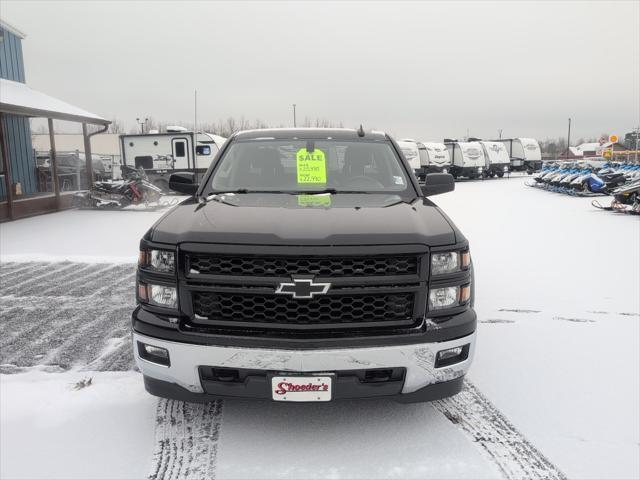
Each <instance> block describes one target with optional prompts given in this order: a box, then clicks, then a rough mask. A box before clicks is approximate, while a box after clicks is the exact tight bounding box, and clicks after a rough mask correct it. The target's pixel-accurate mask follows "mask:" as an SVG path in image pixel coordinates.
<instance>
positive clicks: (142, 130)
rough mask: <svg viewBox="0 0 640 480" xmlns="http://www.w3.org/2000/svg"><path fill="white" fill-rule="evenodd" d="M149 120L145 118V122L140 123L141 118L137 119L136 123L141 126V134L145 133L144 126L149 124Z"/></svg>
mask: <svg viewBox="0 0 640 480" xmlns="http://www.w3.org/2000/svg"><path fill="white" fill-rule="evenodd" d="M147 120H149V119H148V118H147V117H144V120H143V121H140V119H139V118H136V122H138V125H140V133H144V125H145V123H147Z"/></svg>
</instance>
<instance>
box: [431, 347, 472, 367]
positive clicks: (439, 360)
mask: <svg viewBox="0 0 640 480" xmlns="http://www.w3.org/2000/svg"><path fill="white" fill-rule="evenodd" d="M470 345H471V344H469V343H467V344H466V345H462V346H460V347H453V348H447V349H446V350H440V351H439V352H438V353H437V355H436V365H435V367H436V368H440V367H448V366H449V365H453V364H456V363H460V362H464V361H465V360H466V359H467V358H469V347H470Z"/></svg>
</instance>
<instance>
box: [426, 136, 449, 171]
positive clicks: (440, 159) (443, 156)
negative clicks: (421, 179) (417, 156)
mask: <svg viewBox="0 0 640 480" xmlns="http://www.w3.org/2000/svg"><path fill="white" fill-rule="evenodd" d="M422 144H423V145H424V147H425V152H426V154H427V168H426V173H449V171H450V170H451V156H450V155H449V150H447V146H446V145H445V144H444V143H438V142H422Z"/></svg>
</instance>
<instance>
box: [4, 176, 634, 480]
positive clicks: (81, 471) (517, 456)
mask: <svg viewBox="0 0 640 480" xmlns="http://www.w3.org/2000/svg"><path fill="white" fill-rule="evenodd" d="M435 201H436V202H437V203H438V204H440V205H441V206H443V208H444V210H445V211H446V212H447V213H448V214H449V215H450V216H451V217H452V219H453V220H454V221H455V222H456V223H457V224H458V226H460V228H461V229H462V230H463V231H464V232H465V235H466V236H467V237H468V238H469V240H470V243H471V251H472V255H473V257H474V262H475V266H476V272H477V276H476V282H477V303H476V307H477V310H478V314H479V322H480V323H479V343H478V350H477V352H476V360H475V363H474V366H473V368H472V370H471V372H470V375H469V378H468V381H467V384H466V386H465V389H464V391H463V392H462V393H461V394H459V395H458V396H456V397H453V398H450V399H447V400H444V401H440V402H434V403H433V404H415V405H399V404H395V403H390V402H380V401H368V402H364V401H362V402H344V403H335V404H326V405H288V404H287V405H281V404H273V403H270V402H241V401H238V402H216V403H212V404H209V405H193V404H185V403H183V402H176V401H168V400H157V399H155V398H153V397H150V396H148V395H147V394H146V393H145V392H144V389H143V385H142V379H141V378H140V375H139V374H138V373H137V372H135V367H134V364H133V360H132V355H131V351H130V348H131V347H130V340H129V338H130V337H129V335H130V333H129V324H130V314H131V311H132V309H133V307H134V304H135V298H134V283H135V263H134V262H135V257H136V250H137V241H138V238H139V236H140V235H142V233H143V232H144V231H145V230H146V229H147V228H148V227H149V226H150V224H151V223H152V222H153V221H154V220H155V219H156V218H158V217H159V215H161V212H152V213H145V212H102V211H96V212H93V211H66V212H61V213H56V214H51V215H48V216H46V217H41V218H39V219H38V222H37V223H36V219H25V220H20V221H16V222H13V223H11V224H7V225H3V228H2V230H1V233H0V242H1V246H2V265H1V268H0V278H1V281H2V295H1V297H0V311H1V313H2V318H3V321H2V323H1V324H0V365H1V367H0V368H1V369H2V370H1V372H2V376H1V380H2V389H1V390H2V392H1V393H2V405H3V408H2V412H1V413H2V424H3V429H2V444H3V449H2V457H1V458H0V463H1V464H2V471H1V474H2V477H12V478H13V477H19V476H21V477H23V478H33V477H49V478H86V477H89V476H91V477H102V478H133V477H135V478H140V477H144V476H150V477H151V478H291V477H295V478H317V477H333V478H392V477H397V478H434V477H436V478H510V479H511V478H522V477H527V478H564V477H565V476H567V477H574V478H576V477H579V478H603V477H612V476H615V477H616V478H634V477H637V476H638V474H639V473H640V472H638V441H639V439H638V431H637V425H638V421H639V420H640V419H638V417H637V415H638V413H637V404H638V402H639V401H640V395H639V392H638V390H639V384H638V377H639V375H638V374H639V372H638V364H639V359H638V335H639V333H640V330H639V328H638V323H639V320H640V315H639V312H640V308H639V305H638V303H639V297H638V291H640V279H639V278H638V269H637V265H638V262H639V260H640V259H639V258H638V255H639V254H638V251H637V248H636V247H637V245H638V242H639V240H640V227H639V224H638V222H637V218H633V217H628V216H622V215H612V214H608V213H607V212H601V211H598V210H595V209H593V208H592V207H591V206H590V205H589V201H588V200H587V199H581V198H567V197H561V196H558V195H553V194H549V193H547V192H540V191H537V190H535V189H530V188H527V187H525V186H524V184H523V178H517V177H516V178H511V179H502V180H490V181H484V182H482V181H477V182H464V183H460V184H458V185H457V189H456V191H455V192H453V193H451V194H446V195H443V196H442V197H438V198H436V200H435ZM61 226H64V228H61ZM25 232H31V233H32V234H33V235H32V236H30V237H28V238H30V239H28V240H24V239H25V238H27V236H25V235H24V233H25ZM89 232H91V233H89ZM510 232H518V234H517V235H514V234H510ZM36 234H37V236H39V238H46V240H47V243H46V245H43V244H42V242H38V241H36V240H31V238H34V237H35V236H36ZM30 259H35V260H38V261H29V260H30ZM605 279H606V280H607V281H604V280H605ZM88 379H91V382H90V384H89V385H86V382H87V380H88ZM82 382H84V383H82ZM43 394H44V395H43ZM578 399H579V401H578ZM69 405H71V406H73V408H71V409H70V408H68V407H69ZM74 412H75V413H74ZM51 419H55V420H51ZM52 423H53V424H55V425H53V424H52ZM54 426H55V428H54ZM292 432H295V435H292ZM248 439H251V440H250V441H248ZM33 445H35V446H37V447H41V448H42V451H43V452H44V454H43V456H42V458H40V459H39V461H38V462H29V461H28V453H27V452H28V451H29V447H30V446H33ZM107 445H108V448H105V446H107ZM98 449H99V451H100V453H101V455H100V459H99V460H96V462H87V461H83V462H78V461H75V462H74V461H73V458H74V456H75V457H76V458H80V457H81V456H88V455H92V452H94V453H95V452H96V451H98ZM62 452H72V453H67V454H64V453H62ZM310 452H313V453H312V454H311V453H310Z"/></svg>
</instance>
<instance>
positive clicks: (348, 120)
mask: <svg viewBox="0 0 640 480" xmlns="http://www.w3.org/2000/svg"><path fill="white" fill-rule="evenodd" d="M639 5H640V2H638V1H627V2H612V1H607V2H580V1H571V2H483V1H477V2H462V1H457V2H418V1H414V2H408V3H400V2H365V1H360V2H353V3H343V2H341V3H321V4H311V3H307V2H305V3H302V2H300V3H294V2H282V3H281V2H256V3H253V2H236V3H233V4H232V3H221V2H194V3H190V2H163V1H155V2H152V1H146V2H138V3H134V2H97V1H92V2H79V1H71V2H56V1H46V2H31V1H20V2H17V1H8V0H2V2H1V11H0V15H2V17H3V19H4V20H5V21H7V22H9V23H10V24H12V25H13V26H15V27H16V28H18V29H20V30H22V31H23V32H25V33H26V34H27V38H26V39H25V40H24V41H23V47H24V57H25V63H26V77H27V83H28V84H29V85H30V86H31V87H33V88H36V89H39V90H42V91H44V92H46V93H48V94H50V95H53V96H56V97H58V98H60V99H63V100H66V101H68V102H70V103H73V104H75V105H77V106H79V107H81V108H84V109H86V110H89V111H92V112H94V113H97V114H99V115H102V116H103V117H106V118H113V117H117V118H118V119H121V120H122V121H124V122H125V124H126V125H127V127H131V126H133V125H135V118H136V117H144V116H152V117H153V118H155V119H157V120H167V121H180V120H183V121H192V120H193V91H194V89H197V90H198V98H199V102H198V103H199V106H198V109H199V119H200V120H203V121H215V120H218V119H221V118H226V117H228V116H236V117H239V116H241V115H244V116H245V117H247V118H249V119H255V118H259V119H262V120H264V121H265V122H268V123H271V124H285V125H289V124H291V123H292V114H291V104H292V103H296V104H297V111H298V119H299V121H300V120H301V119H304V117H305V116H306V117H309V118H312V119H315V118H317V117H319V118H326V119H329V120H333V121H336V122H337V121H343V122H344V125H345V126H357V125H359V124H360V123H362V124H363V125H364V126H365V128H370V127H376V128H378V129H384V130H386V131H388V132H391V133H393V134H394V135H396V136H397V137H413V138H417V139H421V140H438V139H442V138H443V137H463V136H465V135H466V132H467V129H469V132H470V134H471V135H472V136H479V137H485V138H489V137H495V136H497V131H498V129H502V130H503V136H504V137H506V136H525V137H526V136H532V137H537V138H540V139H542V138H546V137H556V136H565V135H566V127H567V118H568V117H572V118H573V127H572V128H573V132H574V133H573V134H572V138H575V139H577V138H578V137H591V136H597V135H599V134H600V133H602V132H611V133H618V134H624V133H625V132H627V131H630V130H631V128H633V127H634V126H637V124H638V123H639V122H640V93H639V84H640V60H639V58H640V33H639V29H640V27H639V24H640V8H639Z"/></svg>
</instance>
